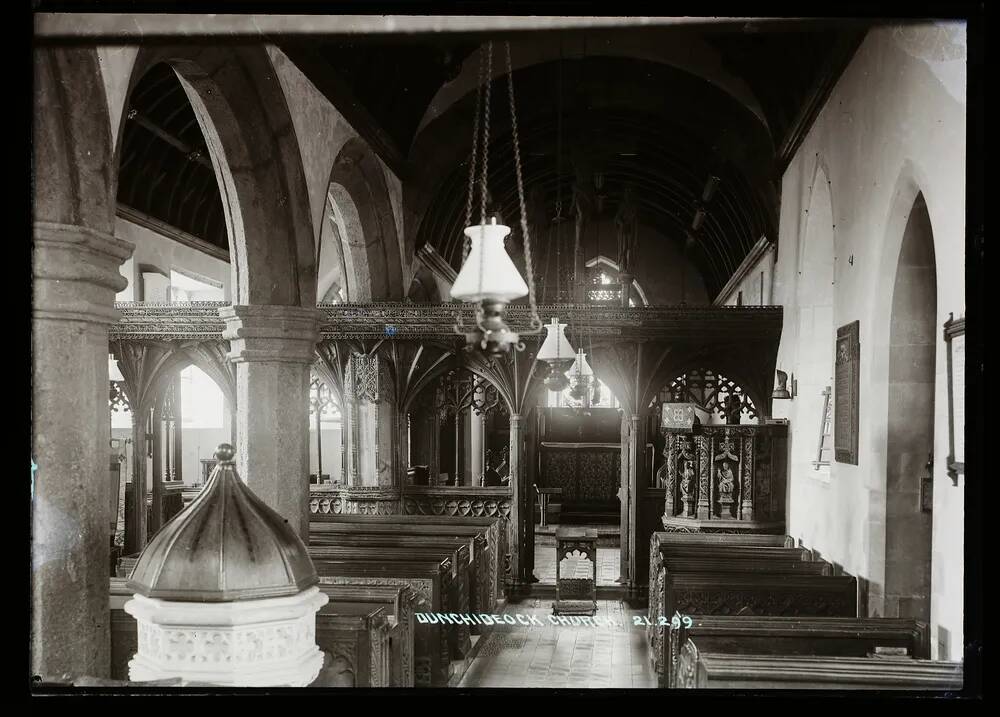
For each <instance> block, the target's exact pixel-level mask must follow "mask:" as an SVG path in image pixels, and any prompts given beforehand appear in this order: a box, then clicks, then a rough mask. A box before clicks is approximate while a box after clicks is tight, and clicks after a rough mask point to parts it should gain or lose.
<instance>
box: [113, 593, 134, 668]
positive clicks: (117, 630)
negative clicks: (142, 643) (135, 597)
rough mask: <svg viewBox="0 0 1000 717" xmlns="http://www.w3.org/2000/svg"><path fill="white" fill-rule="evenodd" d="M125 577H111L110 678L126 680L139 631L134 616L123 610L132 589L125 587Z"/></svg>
mask: <svg viewBox="0 0 1000 717" xmlns="http://www.w3.org/2000/svg"><path fill="white" fill-rule="evenodd" d="M127 582H128V581H127V580H126V579H125V578H111V584H110V586H109V589H110V593H111V595H110V608H111V679H114V680H127V679H128V663H129V660H131V659H132V658H133V657H134V656H135V653H136V652H137V651H138V649H139V633H138V630H139V628H138V626H137V625H136V623H135V618H134V617H132V616H131V615H129V614H128V613H127V612H125V603H127V602H128V601H129V600H131V599H132V591H131V590H129V589H128V588H126V587H125V584H126V583H127Z"/></svg>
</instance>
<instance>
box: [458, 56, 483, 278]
mask: <svg viewBox="0 0 1000 717" xmlns="http://www.w3.org/2000/svg"><path fill="white" fill-rule="evenodd" d="M483 61H484V59H483V52H482V50H480V52H479V83H478V84H477V85H476V114H475V115H474V116H473V119H472V157H471V158H470V159H469V195H468V197H466V200H465V224H464V225H463V226H470V225H471V224H472V200H473V197H474V196H475V193H476V169H477V166H478V163H479V115H480V114H481V113H482V107H483ZM471 247H472V239H470V238H469V237H468V236H466V237H465V244H464V247H463V249H462V263H463V264H464V263H465V260H466V259H467V258H468V257H469V250H470V249H471Z"/></svg>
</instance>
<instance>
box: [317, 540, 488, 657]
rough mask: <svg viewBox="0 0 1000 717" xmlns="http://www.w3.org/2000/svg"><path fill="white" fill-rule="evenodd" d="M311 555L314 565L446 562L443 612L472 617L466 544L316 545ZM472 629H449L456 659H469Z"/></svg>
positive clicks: (449, 646)
mask: <svg viewBox="0 0 1000 717" xmlns="http://www.w3.org/2000/svg"><path fill="white" fill-rule="evenodd" d="M309 555H310V557H311V558H312V559H313V561H314V562H315V561H316V560H326V559H330V558H332V559H340V560H357V561H360V562H372V563H378V562H380V561H383V560H393V561H397V562H404V561H415V562H423V561H427V560H434V561H441V560H445V561H447V563H448V567H449V569H450V570H451V575H450V578H449V580H448V581H447V583H446V588H445V593H444V596H445V599H444V603H443V604H444V607H445V609H444V610H443V612H453V613H457V614H462V615H467V614H468V613H469V582H470V580H469V549H468V545H466V544H465V543H464V542H460V543H458V544H457V545H456V544H451V545H449V546H446V547H440V548H435V547H430V546H418V547H414V546H409V547H405V546H403V547H394V548H386V547H382V546H377V545H369V546H352V545H316V546H310V547H309ZM469 627H470V626H469V624H467V623H461V624H458V625H449V626H448V629H447V630H446V636H447V639H448V649H449V654H450V655H451V658H452V659H456V660H460V659H462V658H464V657H465V656H466V655H468V654H469V651H470V650H471V649H472V640H471V637H470V636H471V632H470V630H469Z"/></svg>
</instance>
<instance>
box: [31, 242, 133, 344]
mask: <svg viewBox="0 0 1000 717" xmlns="http://www.w3.org/2000/svg"><path fill="white" fill-rule="evenodd" d="M32 235H33V239H34V251H33V253H32V267H31V268H32V276H33V278H34V281H35V284H34V297H33V302H32V310H33V315H34V318H36V319H57V320H63V321H86V322H90V323H96V324H114V323H117V322H118V321H119V320H120V319H121V315H120V314H119V312H118V311H117V310H116V309H115V308H114V300H115V294H116V293H117V292H119V291H121V290H122V289H124V288H125V287H126V286H127V285H128V281H127V280H126V279H125V277H124V276H122V275H121V273H120V272H119V271H118V268H119V267H120V266H121V265H122V263H123V262H124V261H125V260H126V259H128V258H129V257H130V256H131V255H132V250H133V249H134V248H135V247H134V245H133V244H131V243H130V242H127V241H123V240H121V239H117V238H116V237H115V236H114V235H112V234H106V233H104V232H100V231H96V230H94V229H90V228H88V227H82V226H76V225H71V224H57V223H54V222H35V223H34V226H33V228H32Z"/></svg>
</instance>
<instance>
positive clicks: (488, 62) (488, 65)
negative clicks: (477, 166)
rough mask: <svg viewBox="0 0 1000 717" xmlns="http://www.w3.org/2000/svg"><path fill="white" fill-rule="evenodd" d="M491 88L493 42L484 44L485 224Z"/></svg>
mask: <svg viewBox="0 0 1000 717" xmlns="http://www.w3.org/2000/svg"><path fill="white" fill-rule="evenodd" d="M492 86H493V41H492V40H490V42H488V43H487V44H486V106H485V108H484V109H483V173H482V177H481V180H482V185H481V189H480V194H479V223H480V224H486V192H487V187H486V182H487V177H488V176H489V165H490V89H491V88H492Z"/></svg>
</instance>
